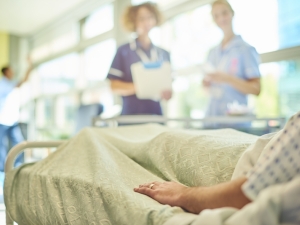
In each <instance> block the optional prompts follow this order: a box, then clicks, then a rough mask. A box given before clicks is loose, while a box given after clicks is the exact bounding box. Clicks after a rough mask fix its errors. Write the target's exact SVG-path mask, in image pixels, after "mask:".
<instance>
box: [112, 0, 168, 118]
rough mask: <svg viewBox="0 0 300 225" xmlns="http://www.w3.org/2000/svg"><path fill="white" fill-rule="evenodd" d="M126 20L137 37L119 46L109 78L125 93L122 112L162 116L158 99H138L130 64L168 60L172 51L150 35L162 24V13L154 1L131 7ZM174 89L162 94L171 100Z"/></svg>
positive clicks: (121, 93)
mask: <svg viewBox="0 0 300 225" xmlns="http://www.w3.org/2000/svg"><path fill="white" fill-rule="evenodd" d="M123 23H124V26H125V28H126V29H127V30H128V31H130V32H135V33H136V34H137V38H136V39H135V40H133V41H132V42H130V43H128V44H125V45H122V46H121V47H119V48H118V50H117V53H116V56H115V58H114V60H113V62H112V66H111V69H110V71H109V74H108V76H107V78H108V79H109V80H110V81H111V89H112V91H113V92H114V93H116V94H119V95H121V96H122V99H123V109H122V115H143V114H147V115H162V109H161V106H160V102H159V101H153V100H150V99H149V100H147V99H143V100H141V99H138V98H137V96H136V95H135V88H134V84H133V80H132V74H131V69H130V67H131V65H132V64H135V63H137V62H143V63H151V62H169V61H170V54H169V53H168V52H167V51H165V50H163V49H161V48H158V47H157V46H155V45H153V43H152V42H151V40H150V38H149V32H150V31H151V29H152V28H154V27H155V26H157V25H159V24H160V23H161V14H160V12H159V10H158V8H157V6H156V5H155V4H153V3H144V4H141V5H137V6H130V7H129V8H128V9H127V10H126V12H125V13H124V18H123ZM171 95H172V93H171V91H170V90H166V91H164V92H163V93H162V94H161V98H162V99H166V100H169V99H170V98H171Z"/></svg>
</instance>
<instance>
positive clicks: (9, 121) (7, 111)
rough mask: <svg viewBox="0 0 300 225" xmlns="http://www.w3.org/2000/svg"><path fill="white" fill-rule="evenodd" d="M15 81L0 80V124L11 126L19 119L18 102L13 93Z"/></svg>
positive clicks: (4, 78)
mask: <svg viewBox="0 0 300 225" xmlns="http://www.w3.org/2000/svg"><path fill="white" fill-rule="evenodd" d="M17 84H18V83H17V82H16V81H11V80H9V79H7V78H6V77H3V78H1V79H0V124H1V125H5V126H12V125H13V124H15V123H16V122H17V121H18V119H19V102H18V96H17V95H16V94H17V93H15V92H14V89H15V87H16V86H17Z"/></svg>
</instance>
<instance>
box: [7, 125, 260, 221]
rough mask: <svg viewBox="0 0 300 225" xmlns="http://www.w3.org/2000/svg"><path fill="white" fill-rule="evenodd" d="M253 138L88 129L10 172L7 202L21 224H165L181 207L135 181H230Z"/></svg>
mask: <svg viewBox="0 0 300 225" xmlns="http://www.w3.org/2000/svg"><path fill="white" fill-rule="evenodd" d="M256 139H257V137H256V136H253V135H248V134H244V133H241V132H238V131H234V130H230V129H225V130H215V131H188V130H172V129H169V128H166V127H164V126H160V125H141V126H132V127H122V128H106V129H100V128H87V129H85V130H83V131H82V132H80V133H79V134H78V135H77V136H75V137H74V138H73V139H71V140H70V141H68V142H67V143H66V144H64V145H63V146H60V147H59V148H58V150H57V151H56V152H54V153H53V154H52V155H50V156H49V157H47V158H46V159H44V160H42V161H40V162H38V163H35V164H27V165H24V166H22V167H20V168H18V169H16V170H14V171H12V172H10V173H8V174H7V176H6V181H5V202H6V207H7V210H8V211H9V214H10V215H11V217H12V218H13V219H14V220H15V221H16V222H17V223H18V224H19V225H23V224H24V225H25V224H26V225H29V224H30V225H41V224H45V225H46V224H49V225H50V224H51V225H56V224H57V225H58V224H70V225H83V224H87V225H98V224H100V225H134V224H136V225H143V224H145V225H146V224H149V225H150V224H163V223H164V222H165V221H167V220H168V219H169V218H171V217H172V216H174V215H176V214H181V213H183V210H182V209H180V208H177V207H170V206H166V205H161V204H159V203H157V202H156V201H154V200H152V199H150V198H148V197H146V196H143V195H140V194H137V193H135V192H133V188H134V187H137V186H138V185H139V184H142V183H145V182H151V181H162V180H173V181H178V182H181V183H183V184H185V185H188V186H198V185H202V186H210V185H213V184H216V183H220V182H224V181H229V180H230V178H231V176H232V173H233V171H234V167H235V165H236V163H237V161H238V159H239V157H240V156H241V154H242V153H243V152H244V151H245V150H246V148H247V147H248V146H249V145H250V144H252V143H253V142H255V141H256Z"/></svg>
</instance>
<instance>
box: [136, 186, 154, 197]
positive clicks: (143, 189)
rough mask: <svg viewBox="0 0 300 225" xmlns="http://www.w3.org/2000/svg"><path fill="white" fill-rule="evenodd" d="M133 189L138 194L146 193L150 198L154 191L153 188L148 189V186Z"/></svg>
mask: <svg viewBox="0 0 300 225" xmlns="http://www.w3.org/2000/svg"><path fill="white" fill-rule="evenodd" d="M134 191H135V192H138V193H140V194H144V195H147V196H149V197H151V198H152V196H153V193H154V190H153V189H150V188H148V187H140V188H134Z"/></svg>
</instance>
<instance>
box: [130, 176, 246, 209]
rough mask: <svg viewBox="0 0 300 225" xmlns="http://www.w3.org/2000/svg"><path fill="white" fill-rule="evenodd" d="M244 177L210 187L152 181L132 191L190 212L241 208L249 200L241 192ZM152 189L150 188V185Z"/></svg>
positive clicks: (244, 180)
mask: <svg viewBox="0 0 300 225" xmlns="http://www.w3.org/2000/svg"><path fill="white" fill-rule="evenodd" d="M246 181H247V179H246V178H239V179H236V180H233V181H230V182H227V183H222V184H218V185H215V186H212V187H186V186H184V185H181V184H179V183H175V182H164V183H160V182H153V183H150V184H144V185H140V187H139V188H135V189H134V191H136V192H138V193H141V194H144V195H147V196H149V197H151V198H153V199H154V200H156V201H158V202H160V203H161V204H167V205H171V206H179V207H181V208H183V209H185V210H187V211H189V212H191V213H196V214H198V213H200V212H201V211H202V210H204V209H215V208H221V207H234V208H238V209H241V208H242V207H244V206H245V205H246V204H248V203H250V200H249V199H248V198H247V197H246V196H245V195H244V193H243V192H242V189H241V187H242V185H243V184H244V183H245V182H246ZM151 184H154V185H152V189H150V185H151Z"/></svg>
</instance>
